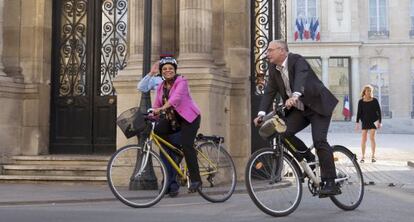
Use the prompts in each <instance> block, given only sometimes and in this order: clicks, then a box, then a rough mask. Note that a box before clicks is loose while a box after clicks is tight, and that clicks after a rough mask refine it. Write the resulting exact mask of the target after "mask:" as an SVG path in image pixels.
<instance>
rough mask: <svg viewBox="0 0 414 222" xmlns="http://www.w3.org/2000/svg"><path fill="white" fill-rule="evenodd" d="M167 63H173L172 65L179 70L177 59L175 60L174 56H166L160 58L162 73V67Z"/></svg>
mask: <svg viewBox="0 0 414 222" xmlns="http://www.w3.org/2000/svg"><path fill="white" fill-rule="evenodd" d="M165 64H171V65H172V66H174V69H175V70H176V71H177V60H175V59H174V58H173V57H170V56H168V57H164V58H162V59H161V60H160V65H159V69H160V73H162V72H161V71H162V67H163V66H164V65H165Z"/></svg>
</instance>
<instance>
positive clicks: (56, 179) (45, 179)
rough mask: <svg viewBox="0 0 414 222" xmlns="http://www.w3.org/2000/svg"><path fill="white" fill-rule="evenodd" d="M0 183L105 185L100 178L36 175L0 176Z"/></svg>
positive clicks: (104, 179) (103, 180) (104, 178)
mask: <svg viewBox="0 0 414 222" xmlns="http://www.w3.org/2000/svg"><path fill="white" fill-rule="evenodd" d="M0 181H1V182H8V183H21V182H23V183H69V184H75V183H92V184H106V177H102V176H40V175H38V176H36V175H0Z"/></svg>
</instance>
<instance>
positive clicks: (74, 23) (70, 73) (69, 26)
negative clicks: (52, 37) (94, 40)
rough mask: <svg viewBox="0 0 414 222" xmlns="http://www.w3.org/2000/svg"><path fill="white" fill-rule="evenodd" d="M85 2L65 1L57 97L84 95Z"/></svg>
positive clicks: (80, 0) (84, 0) (78, 0)
mask: <svg viewBox="0 0 414 222" xmlns="http://www.w3.org/2000/svg"><path fill="white" fill-rule="evenodd" d="M87 3H88V2H87V0H65V1H64V3H63V8H62V22H61V27H62V29H61V30H62V31H61V34H60V35H61V37H60V39H61V44H60V45H59V53H60V61H59V64H60V68H59V96H85V95H86V90H85V89H86V30H87V27H86V24H87V22H86V21H87Z"/></svg>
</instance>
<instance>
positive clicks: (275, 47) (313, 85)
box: [254, 40, 341, 197]
mask: <svg viewBox="0 0 414 222" xmlns="http://www.w3.org/2000/svg"><path fill="white" fill-rule="evenodd" d="M266 55H267V59H268V60H269V63H270V67H269V81H268V83H267V85H266V88H265V90H264V94H263V98H262V100H261V103H260V107H259V113H258V116H257V117H256V118H255V119H254V123H255V125H256V126H258V125H260V124H261V123H262V122H263V121H262V120H263V117H264V116H265V114H266V111H267V110H269V109H270V107H271V106H272V103H273V101H274V99H275V97H276V95H277V94H280V95H281V97H282V100H283V102H284V104H285V106H286V108H287V111H286V116H285V122H286V125H287V129H286V131H285V132H284V133H283V134H282V136H283V138H285V140H288V141H289V142H290V143H292V144H293V145H294V147H295V148H296V149H297V150H298V151H299V153H301V152H302V153H303V157H304V158H306V160H307V161H308V162H310V161H313V160H314V159H315V157H314V155H313V154H312V153H311V152H310V151H309V150H308V148H307V146H306V145H305V144H304V143H303V141H301V140H300V139H299V138H298V137H296V136H295V134H296V133H298V132H299V131H301V130H302V129H304V128H305V127H307V126H308V125H309V124H310V125H311V127H312V139H313V143H314V146H315V148H316V150H317V155H318V157H319V162H320V166H321V179H322V181H323V182H324V184H323V186H322V188H321V190H320V197H327V196H332V195H337V194H340V193H341V190H340V189H339V187H337V185H336V184H335V178H336V170H335V163H334V159H333V153H332V148H331V146H330V145H329V144H328V142H327V134H328V129H329V124H330V121H331V117H332V112H333V110H334V108H335V106H336V104H337V103H338V100H337V99H336V98H335V96H334V95H333V94H332V93H331V92H330V91H329V90H328V89H327V88H326V87H325V86H324V85H323V83H322V82H321V81H320V80H319V79H318V77H317V76H316V74H315V73H314V71H313V70H312V68H311V67H310V65H309V64H308V63H307V62H306V60H305V58H303V57H302V56H301V55H298V54H294V53H289V49H288V45H287V43H286V42H285V41H283V40H273V41H271V42H270V43H269V47H268V49H267V54H266ZM288 147H289V146H288ZM295 157H297V158H298V156H297V155H295ZM303 157H300V156H299V158H303ZM299 161H300V160H299Z"/></svg>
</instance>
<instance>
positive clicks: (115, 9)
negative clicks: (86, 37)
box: [99, 0, 128, 95]
mask: <svg viewBox="0 0 414 222" xmlns="http://www.w3.org/2000/svg"><path fill="white" fill-rule="evenodd" d="M127 5H128V1H127V0H102V36H101V38H102V41H101V43H102V49H101V68H100V73H101V75H100V76H101V80H100V84H101V85H100V87H99V89H100V95H115V89H114V87H113V85H112V80H113V78H114V77H115V76H116V75H117V73H118V71H119V70H122V69H123V68H125V66H126V55H127V50H126V49H127Z"/></svg>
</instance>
